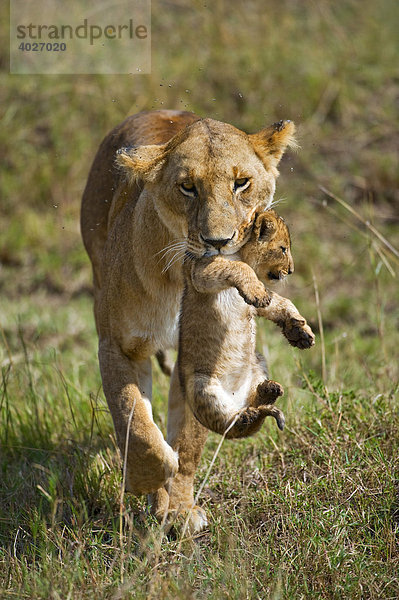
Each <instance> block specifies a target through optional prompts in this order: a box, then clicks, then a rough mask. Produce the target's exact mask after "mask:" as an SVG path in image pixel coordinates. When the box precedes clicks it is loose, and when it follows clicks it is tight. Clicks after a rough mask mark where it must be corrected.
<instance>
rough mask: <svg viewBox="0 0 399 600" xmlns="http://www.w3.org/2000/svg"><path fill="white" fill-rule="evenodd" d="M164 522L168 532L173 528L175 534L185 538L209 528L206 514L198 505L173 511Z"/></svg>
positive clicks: (169, 512) (170, 511)
mask: <svg viewBox="0 0 399 600" xmlns="http://www.w3.org/2000/svg"><path fill="white" fill-rule="evenodd" d="M159 520H161V519H160V518H159ZM163 520H164V521H165V524H164V527H165V530H166V531H167V532H168V531H170V530H171V529H172V528H173V530H174V533H175V534H179V535H184V536H192V535H195V534H197V533H200V532H201V531H203V530H204V529H206V528H207V527H208V519H207V518H206V512H205V511H204V509H203V508H201V506H198V505H194V506H193V507H191V508H179V509H178V510H173V509H171V510H169V511H168V513H167V516H166V520H165V519H163Z"/></svg>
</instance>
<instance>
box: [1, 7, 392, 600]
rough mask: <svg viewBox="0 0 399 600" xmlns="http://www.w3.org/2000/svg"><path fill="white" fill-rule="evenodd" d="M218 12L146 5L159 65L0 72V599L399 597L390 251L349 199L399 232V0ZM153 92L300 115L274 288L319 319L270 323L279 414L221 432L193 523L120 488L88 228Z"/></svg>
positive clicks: (158, 100) (161, 411) (246, 122)
mask: <svg viewBox="0 0 399 600" xmlns="http://www.w3.org/2000/svg"><path fill="white" fill-rule="evenodd" d="M229 7H230V8H229V10H227V9H226V4H225V3H223V2H221V1H220V2H219V1H217V2H213V3H212V5H210V4H209V6H207V5H206V4H204V3H203V2H193V3H191V4H190V5H188V4H186V3H183V2H179V3H176V4H173V5H172V4H168V5H166V4H164V3H161V2H157V1H154V2H153V11H152V12H153V61H152V62H153V71H152V74H151V76H134V77H129V76H91V77H88V76H76V77H72V76H62V77H61V76H60V77H57V76H35V77H29V76H16V75H8V74H6V73H5V72H3V73H1V74H0V99H1V103H0V106H1V107H2V108H1V117H2V125H3V127H2V128H1V129H0V159H1V163H0V164H1V175H2V177H1V180H0V196H1V204H0V293H1V298H0V368H1V376H0V598H7V599H8V598H10V599H11V598H32V599H35V600H37V599H39V600H40V599H43V600H44V599H48V598H51V599H52V600H59V599H62V600H64V599H67V598H71V599H72V598H73V599H74V600H75V599H84V598H87V599H89V598H93V597H94V598H98V599H101V598H104V599H105V598H107V599H108V598H112V599H115V600H116V599H118V598H121V599H122V598H126V599H127V598H138V599H140V598H143V599H144V598H165V599H174V598H211V599H215V600H219V599H221V598H226V599H227V598H228V599H229V600H230V599H231V598H237V599H240V600H241V599H242V598H251V599H252V598H254V599H255V598H256V599H257V598H262V599H263V598H271V599H273V600H274V599H275V600H278V599H284V600H291V599H292V598H295V599H296V598H299V599H302V598H323V599H324V598H325V599H333V598H337V599H338V598H339V599H341V598H350V599H352V598H354V599H357V598H359V599H363V598H373V599H374V598H375V599H377V598H378V599H380V598H384V599H396V598H397V597H399V583H398V581H399V579H398V577H399V572H398V567H399V551H398V532H399V487H398V482H399V464H398V456H399V452H398V444H399V442H398V431H399V406H398V385H399V369H398V360H397V356H398V352H397V331H398V325H399V321H398V314H399V312H398V286H397V275H398V264H399V263H398V258H397V256H396V255H395V254H394V253H392V252H390V251H389V250H388V249H387V248H386V246H384V243H383V242H382V241H381V240H380V239H378V237H376V235H375V234H373V233H372V232H371V231H370V230H369V229H368V228H367V226H365V224H364V222H362V221H361V220H359V218H358V217H361V219H363V221H368V222H370V223H371V224H372V225H374V226H375V227H376V228H377V230H378V231H380V232H381V233H382V235H383V236H385V238H386V239H387V240H389V242H390V243H391V244H392V245H393V246H394V247H396V248H398V246H399V231H398V229H399V228H398V215H397V205H398V196H397V188H398V169H397V155H396V149H397V143H398V131H397V128H395V123H397V112H396V111H397V106H396V99H397V97H398V80H397V74H396V63H397V60H396V57H397V53H398V42H397V31H396V30H397V25H396V23H397V21H398V6H397V5H396V4H395V3H394V2H391V1H390V0H384V1H382V2H379V3H378V5H377V4H376V3H374V2H372V1H371V0H365V1H364V2H362V3H358V2H355V1H354V0H345V1H343V2H340V3H330V2H327V1H325V0H322V1H321V2H317V3H306V2H302V3H299V2H292V1H291V0H283V1H280V2H277V0H270V2H268V3H262V2H260V1H254V2H250V3H246V4H245V8H244V4H243V3H238V2H232V3H230V4H229ZM0 10H1V15H0V16H1V17H2V18H1V22H2V23H6V22H7V20H8V15H7V13H6V7H5V5H2V8H1V9H0ZM0 39H1V41H2V42H3V43H2V45H1V47H2V48H3V49H4V48H6V47H7V45H8V40H7V30H6V28H5V27H4V26H3V27H2V28H1V30H0ZM165 49H167V51H166V50H165ZM0 64H1V65H2V66H3V68H4V70H5V71H6V70H7V56H6V55H5V54H2V55H1V56H0ZM162 106H164V107H170V108H179V107H183V108H188V109H189V110H194V111H196V112H198V113H199V114H202V115H209V116H212V117H215V118H219V119H222V120H225V121H229V122H231V123H233V124H235V125H236V126H238V127H241V128H243V129H245V130H247V131H255V130H256V129H257V128H260V127H261V126H262V125H267V124H269V123H271V122H273V121H276V120H277V119H280V118H291V119H294V120H295V121H296V122H297V124H298V125H299V138H300V144H301V149H300V151H299V152H298V153H296V154H293V153H290V154H288V155H287V156H286V157H285V158H284V159H283V161H282V166H281V178H280V180H279V182H278V190H277V198H281V199H282V200H281V202H280V204H279V207H278V210H279V212H280V213H281V214H282V215H283V216H284V217H285V218H286V220H287V221H288V224H289V225H290V228H291V232H292V239H293V254H294V260H295V274H294V275H293V277H292V278H289V279H290V281H288V283H287V284H286V285H285V286H284V287H282V288H281V289H280V291H281V293H283V294H285V295H286V296H287V297H289V298H290V299H292V300H293V301H294V302H295V303H296V304H297V306H298V308H299V309H300V310H301V311H302V312H303V314H304V315H305V316H306V317H307V318H308V320H309V321H310V323H311V324H312V327H313V328H314V330H315V331H316V333H317V345H316V347H315V348H314V349H312V350H311V351H308V352H306V351H305V352H300V351H297V350H295V349H293V348H291V347H290V346H288V344H287V343H286V342H285V340H284V338H283V337H282V336H281V333H280V332H279V330H278V329H277V328H275V327H274V326H273V325H272V324H270V323H265V324H263V323H262V324H260V327H259V348H260V349H261V350H263V351H264V352H265V353H267V355H268V360H269V362H270V365H271V371H272V375H273V377H274V378H275V379H276V380H278V381H280V382H281V383H282V384H283V386H284V388H285V395H284V397H283V398H282V400H281V406H282V408H283V410H284V412H285V414H286V419H287V426H286V429H285V431H284V433H282V434H280V433H278V432H277V431H276V428H275V427H274V426H273V423H271V422H270V423H266V424H265V425H264V427H263V429H262V431H261V432H260V433H259V434H258V435H257V436H255V437H253V438H251V439H247V440H243V441H239V442H225V443H224V444H223V446H222V448H221V450H220V453H219V454H218V456H217V458H216V461H215V464H214V466H213V469H212V470H211V472H210V474H209V477H208V479H207V480H206V482H205V486H204V489H203V492H202V494H201V498H200V502H201V504H203V505H204V506H205V507H206V510H207V513H208V516H209V529H208V530H207V531H206V532H205V534H204V535H203V536H201V537H200V538H198V539H196V540H185V539H182V538H181V535H180V534H179V532H177V534H176V537H175V538H172V537H166V536H165V535H164V534H163V533H162V531H161V530H160V528H159V525H158V524H157V523H156V522H155V521H154V520H153V518H152V517H151V516H150V515H149V514H148V511H147V509H146V505H145V502H144V498H134V497H131V496H128V495H126V496H123V497H121V482H122V476H121V463H120V459H119V456H118V452H117V450H116V443H115V438H114V432H113V428H112V421H111V418H110V414H109V412H108V409H107V406H106V402H105V400H104V397H103V394H102V390H101V380H100V375H99V369H98V363H97V356H96V354H97V341H96V334H95V328H94V320H93V316H92V297H91V295H90V285H91V284H90V268H89V262H88V259H87V256H86V255H85V252H84V249H83V247H82V244H81V240H80V233H79V226H78V222H79V203H80V196H81V193H82V190H83V187H84V184H85V178H86V176H87V172H88V169H89V167H90V163H91V161H92V159H93V156H94V153H95V151H96V148H97V145H98V143H99V142H100V140H101V139H102V137H103V136H104V135H105V133H106V132H107V131H108V130H109V129H110V128H111V127H113V126H114V125H115V124H116V123H117V122H119V121H120V120H122V119H123V118H124V117H125V116H126V115H127V114H129V113H130V112H134V111H136V110H141V109H144V108H160V107H162ZM320 186H324V187H325V188H326V189H327V190H329V191H330V192H331V193H333V194H336V196H337V197H338V198H340V199H343V200H345V201H346V202H348V203H349V204H350V207H351V208H353V209H354V211H355V214H352V213H350V212H349V211H348V210H346V209H345V207H344V206H342V205H341V204H340V203H339V202H338V201H336V200H334V199H332V198H331V196H329V195H327V194H325V193H324V192H323V191H322V190H321V189H320ZM315 286H317V290H318V293H319V301H318V302H316V297H315ZM320 323H321V324H322V326H323V339H322V338H321V336H320V331H319V325H320ZM322 350H323V352H322ZM323 355H324V363H325V364H324V365H323V358H322V356H323ZM154 371H155V385H154V413H155V415H156V419H157V422H158V423H159V424H160V426H161V428H162V429H163V431H165V428H166V419H167V415H166V397H167V389H168V382H167V380H166V378H165V377H164V376H163V375H161V374H160V372H159V369H158V368H157V367H156V366H154ZM218 443H219V438H218V437H217V436H215V435H211V436H210V438H209V441H208V444H207V447H206V450H205V453H204V456H203V459H202V462H201V465H200V468H199V471H198V477H197V482H196V486H197V489H198V488H199V486H200V485H201V483H202V482H203V480H204V478H205V475H206V472H207V469H208V466H209V463H210V461H211V460H212V457H213V456H214V453H215V451H216V448H217V445H218Z"/></svg>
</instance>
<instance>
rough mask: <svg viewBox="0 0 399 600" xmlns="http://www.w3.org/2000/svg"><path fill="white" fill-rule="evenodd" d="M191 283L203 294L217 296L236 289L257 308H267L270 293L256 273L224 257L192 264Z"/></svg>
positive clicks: (248, 302) (203, 259)
mask: <svg viewBox="0 0 399 600" xmlns="http://www.w3.org/2000/svg"><path fill="white" fill-rule="evenodd" d="M190 275H191V282H192V284H193V286H194V288H195V289H196V290H197V292H199V293H201V294H205V293H211V294H215V293H218V292H221V291H222V290H225V289H228V288H229V287H235V288H236V289H237V291H238V293H239V294H240V296H241V297H242V298H243V299H244V300H245V302H247V304H251V305H252V306H255V307H261V306H267V305H268V304H269V302H270V300H271V294H270V292H269V291H268V290H267V289H266V288H265V286H264V285H263V283H262V282H261V281H259V279H258V278H257V276H256V274H255V271H254V270H253V269H251V267H250V266H249V265H247V264H246V263H244V262H241V261H232V260H228V259H226V258H224V257H223V256H212V257H210V258H202V259H199V260H196V261H195V262H192V264H191V273H190Z"/></svg>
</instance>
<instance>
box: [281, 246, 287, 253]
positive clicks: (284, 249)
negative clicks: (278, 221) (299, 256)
mask: <svg viewBox="0 0 399 600" xmlns="http://www.w3.org/2000/svg"><path fill="white" fill-rule="evenodd" d="M280 249H281V252H282V253H283V254H287V248H286V247H285V246H280Z"/></svg>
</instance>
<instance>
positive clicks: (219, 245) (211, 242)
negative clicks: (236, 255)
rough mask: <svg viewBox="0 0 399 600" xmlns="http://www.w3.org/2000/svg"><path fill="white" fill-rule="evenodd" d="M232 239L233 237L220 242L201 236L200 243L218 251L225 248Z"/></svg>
mask: <svg viewBox="0 0 399 600" xmlns="http://www.w3.org/2000/svg"><path fill="white" fill-rule="evenodd" d="M232 238H233V236H231V237H229V238H226V239H224V240H220V239H214V238H204V237H203V236H202V235H201V239H202V241H203V242H204V243H205V244H207V246H213V247H214V248H216V250H220V248H222V247H223V246H225V245H226V244H227V243H228V242H229V241H230V240H231V239H232Z"/></svg>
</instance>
